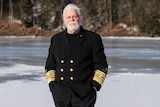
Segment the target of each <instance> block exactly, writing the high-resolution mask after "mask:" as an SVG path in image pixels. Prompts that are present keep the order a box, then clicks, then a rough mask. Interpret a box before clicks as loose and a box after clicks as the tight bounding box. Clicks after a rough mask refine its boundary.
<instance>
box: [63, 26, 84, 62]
mask: <svg viewBox="0 0 160 107" xmlns="http://www.w3.org/2000/svg"><path fill="white" fill-rule="evenodd" d="M64 33H65V34H64V35H65V36H63V40H64V41H63V43H64V47H65V53H66V54H65V56H64V59H66V58H67V57H69V56H70V55H71V54H72V53H74V52H75V51H76V50H77V49H78V48H79V46H81V44H82V43H83V41H84V40H85V35H84V33H85V29H83V27H81V28H80V32H79V34H78V36H77V38H76V40H75V41H74V43H73V44H71V45H70V44H69V41H68V38H67V30H65V31H64Z"/></svg>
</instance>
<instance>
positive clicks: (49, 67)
mask: <svg viewBox="0 0 160 107" xmlns="http://www.w3.org/2000/svg"><path fill="white" fill-rule="evenodd" d="M55 69H56V63H55V58H54V53H53V38H52V39H51V42H50V47H49V50H48V57H47V59H46V65H45V71H46V72H45V74H46V79H47V82H48V84H49V83H50V82H51V81H55V72H56V70H55Z"/></svg>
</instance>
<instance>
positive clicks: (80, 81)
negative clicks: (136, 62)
mask: <svg viewBox="0 0 160 107" xmlns="http://www.w3.org/2000/svg"><path fill="white" fill-rule="evenodd" d="M63 21H64V26H65V30H64V31H62V32H60V33H58V34H56V35H54V36H53V37H52V38H51V43H50V47H49V54H48V58H47V60H46V66H45V69H46V79H47V81H48V84H49V87H50V91H51V92H52V96H53V99H54V102H55V105H56V107H94V104H95V102H96V91H99V90H100V88H101V86H102V84H103V82H104V80H105V77H106V74H107V68H108V64H107V61H106V57H105V54H104V47H103V44H102V40H101V37H100V36H99V35H98V34H96V33H94V32H91V31H88V30H85V29H83V27H82V26H81V13H80V9H79V8H78V7H77V6H76V5H74V4H68V5H67V6H66V7H65V8H64V10H63Z"/></svg>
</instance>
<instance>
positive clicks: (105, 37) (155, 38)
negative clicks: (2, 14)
mask: <svg viewBox="0 0 160 107" xmlns="http://www.w3.org/2000/svg"><path fill="white" fill-rule="evenodd" d="M51 37H52V36H49V37H48V36H47V37H45V36H34V35H33V36H0V38H26V39H27V38H51ZM101 37H102V38H103V39H139V40H160V37H146V36H141V37H137V36H121V37H119V36H101Z"/></svg>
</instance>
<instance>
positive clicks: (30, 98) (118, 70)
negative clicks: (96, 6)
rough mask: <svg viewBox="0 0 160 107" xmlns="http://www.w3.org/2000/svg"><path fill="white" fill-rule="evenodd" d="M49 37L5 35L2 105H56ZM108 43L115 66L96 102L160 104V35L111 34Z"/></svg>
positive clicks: (128, 106)
mask: <svg viewBox="0 0 160 107" xmlns="http://www.w3.org/2000/svg"><path fill="white" fill-rule="evenodd" d="M49 41H50V38H34V37H33V38H31V37H30V38H27V37H19V38H15V37H12V38H9V37H0V86H1V87H0V99H1V106H2V107H11V106H12V107H36V106H37V107H44V106H48V107H54V106H53V102H52V99H51V95H50V93H49V90H48V87H47V83H46V81H45V77H44V65H45V60H46V57H47V53H48V47H49ZM103 43H104V47H105V54H106V56H107V60H108V63H109V72H108V78H107V79H106V82H105V83H104V86H103V87H102V89H101V91H100V93H99V95H98V100H97V103H96V107H107V106H109V107H159V105H160V102H159V100H158V99H160V86H159V85H158V84H159V81H160V39H148V38H141V39H137V38H121V39H119V38H112V37H110V38H103ZM24 92H25V93H24ZM42 93H43V94H42ZM15 97H16V98H15ZM8 101H9V102H10V103H8ZM19 101H20V102H19ZM26 103H27V105H26Z"/></svg>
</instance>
